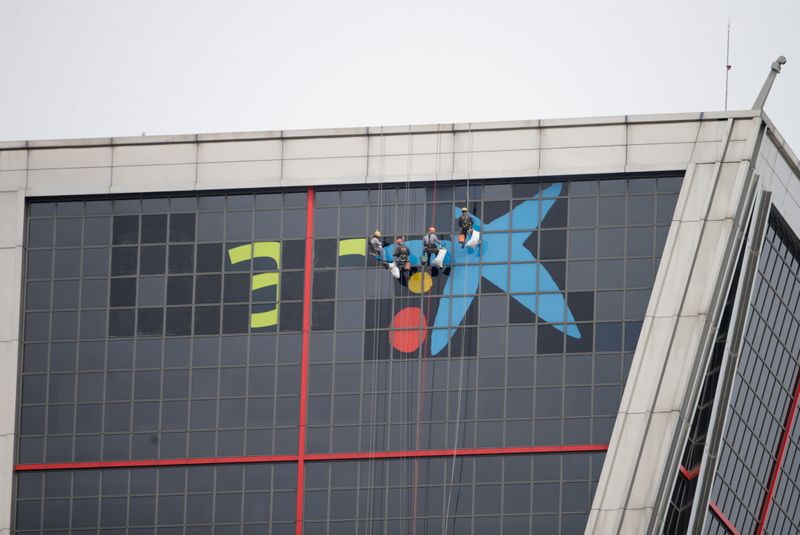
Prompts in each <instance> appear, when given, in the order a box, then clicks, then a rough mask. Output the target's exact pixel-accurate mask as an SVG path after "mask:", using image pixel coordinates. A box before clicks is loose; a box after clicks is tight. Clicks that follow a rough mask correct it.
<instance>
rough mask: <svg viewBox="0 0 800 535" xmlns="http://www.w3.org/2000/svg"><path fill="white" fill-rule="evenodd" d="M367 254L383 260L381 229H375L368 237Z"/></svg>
mask: <svg viewBox="0 0 800 535" xmlns="http://www.w3.org/2000/svg"><path fill="white" fill-rule="evenodd" d="M369 254H371V255H372V256H377V257H378V258H379V259H380V260H383V239H382V235H381V231H380V230H378V229H375V232H373V233H372V237H371V238H370V239H369Z"/></svg>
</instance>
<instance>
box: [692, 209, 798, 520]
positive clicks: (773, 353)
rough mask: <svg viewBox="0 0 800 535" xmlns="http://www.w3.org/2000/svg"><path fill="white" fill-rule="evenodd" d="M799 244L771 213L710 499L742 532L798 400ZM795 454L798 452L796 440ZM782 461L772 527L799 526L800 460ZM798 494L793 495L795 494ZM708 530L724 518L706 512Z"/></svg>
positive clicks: (753, 516) (755, 515)
mask: <svg viewBox="0 0 800 535" xmlns="http://www.w3.org/2000/svg"><path fill="white" fill-rule="evenodd" d="M799 328H800V249H798V247H797V241H796V238H795V237H794V236H793V234H792V233H791V231H789V230H788V227H786V226H785V223H783V221H782V220H780V218H779V216H777V214H774V213H773V214H772V215H771V216H770V224H769V227H768V228H767V231H766V237H765V240H764V245H763V248H762V251H761V256H760V258H759V264H758V274H757V276H756V280H755V282H754V287H753V294H752V298H751V302H750V306H749V319H748V321H747V324H746V327H745V335H744V340H743V344H742V352H741V356H740V359H739V364H738V367H737V372H736V379H735V382H734V385H733V390H732V395H731V401H730V405H729V407H728V413H727V415H726V416H727V418H726V421H727V423H726V429H725V431H724V432H723V433H724V437H723V442H722V444H721V447H720V452H719V461H718V465H717V472H716V475H715V479H714V484H713V487H712V490H711V500H712V501H714V502H715V503H716V504H717V506H718V507H719V508H720V510H722V512H723V513H725V515H726V516H727V517H728V518H729V519H730V521H731V522H732V523H733V525H734V526H735V527H736V528H737V529H738V530H739V532H740V533H751V532H753V531H754V530H755V528H756V526H757V524H758V522H759V520H760V518H761V516H760V513H761V508H762V505H763V503H764V500H765V497H766V495H767V489H768V488H769V484H770V480H771V476H772V472H773V469H774V468H775V463H776V458H777V456H778V451H779V444H780V441H781V437H782V435H783V433H784V427H785V422H786V421H787V420H786V418H787V414H788V412H789V410H790V408H791V407H792V406H793V404H795V403H796V400H795V399H794V397H795V391H796V385H797V381H798V378H799V377H800V376H799V375H798V374H800V336H798V332H799V331H798V329H799ZM792 444H794V445H795V446H794V447H791V448H790V449H792V450H793V451H792V452H791V453H790V455H791V459H792V461H791V462H794V460H795V459H796V458H797V457H796V455H797V453H796V451H797V448H796V444H797V442H792ZM789 459H790V457H789V456H788V455H787V457H786V460H784V461H783V463H782V464H781V468H780V470H781V471H782V473H783V474H784V477H780V478H779V480H778V483H779V485H778V486H777V487H776V488H777V489H778V490H777V492H776V494H775V497H774V498H773V501H772V503H770V504H769V514H768V516H767V521H768V523H767V529H766V533H775V534H777V533H791V532H794V531H796V530H797V526H798V523H799V522H800V517H799V516H798V508H797V507H796V506H795V505H792V504H791V501H792V499H795V501H796V499H797V496H798V492H797V487H796V481H797V479H796V477H794V478H792V477H791V476H790V477H785V474H795V473H796V466H792V465H791V464H789V465H787V464H785V463H786V461H787V460H789ZM793 496H794V498H793ZM705 529H706V532H707V533H717V532H719V529H721V528H720V527H719V521H718V520H717V519H716V518H714V517H713V515H711V514H710V513H709V514H707V515H706V526H705Z"/></svg>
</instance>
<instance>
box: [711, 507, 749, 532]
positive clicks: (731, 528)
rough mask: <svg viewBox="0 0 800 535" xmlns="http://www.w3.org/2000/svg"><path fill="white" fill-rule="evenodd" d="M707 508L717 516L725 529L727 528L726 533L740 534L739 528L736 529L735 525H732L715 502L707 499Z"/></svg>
mask: <svg viewBox="0 0 800 535" xmlns="http://www.w3.org/2000/svg"><path fill="white" fill-rule="evenodd" d="M708 508H709V509H711V512H712V513H714V516H715V517H717V520H719V521H720V522H722V525H723V526H725V529H727V530H728V533H731V534H732V535H741V534H740V533H739V530H738V529H736V526H734V525H733V523H732V522H731V521H730V520H729V519H728V517H727V516H725V513H723V512H722V509H720V508H719V507H718V506H717V504H716V503H714V502H713V501H709V502H708Z"/></svg>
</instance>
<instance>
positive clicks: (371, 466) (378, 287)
mask: <svg viewBox="0 0 800 535" xmlns="http://www.w3.org/2000/svg"><path fill="white" fill-rule="evenodd" d="M380 136H381V137H380V144H379V146H380V159H379V163H378V203H377V204H378V210H377V212H376V214H375V229H376V230H378V229H380V222H381V217H382V216H383V175H384V172H385V167H384V156H385V154H386V145H385V140H384V132H383V126H381V134H380ZM381 241H383V234H381ZM383 256H384V255H383V250H381V258H380V260H379V261H380V263H381V264H380V266H381V267H383ZM379 275H381V276H376V277H375V293H374V294H373V295H374V302H375V307H374V310H373V318H372V328H373V330H372V385H371V386H372V400H371V403H370V408H371V412H370V417H371V418H372V426H371V430H370V437H369V457H368V460H367V478H368V481H369V489H368V490H367V514H366V517H367V530H366V531H367V535H370V534H371V533H372V525H373V523H374V518H373V509H374V505H375V450H376V444H375V443H376V441H377V438H376V435H377V432H378V429H379V427H378V368H379V364H378V360H379V359H378V352H379V348H378V341H379V340H380V333H381V331H380V330H378V320H379V318H380V297H381V295H382V294H383V283H384V277H383V276H382V274H379Z"/></svg>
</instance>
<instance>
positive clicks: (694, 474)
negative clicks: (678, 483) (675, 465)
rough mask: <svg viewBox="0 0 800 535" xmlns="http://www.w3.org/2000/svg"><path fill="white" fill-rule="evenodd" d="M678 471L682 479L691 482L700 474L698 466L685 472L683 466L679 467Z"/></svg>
mask: <svg viewBox="0 0 800 535" xmlns="http://www.w3.org/2000/svg"><path fill="white" fill-rule="evenodd" d="M678 470H679V471H680V473H681V475H682V476H683V477H685V478H686V479H688V480H689V481H691V480H693V479H694V478H696V477H697V475H698V474H699V473H700V466H699V465H698V466H695V467H694V468H692V469H691V470H687V469H686V467H685V466H683V465H681V466H680V468H679V469H678Z"/></svg>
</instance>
